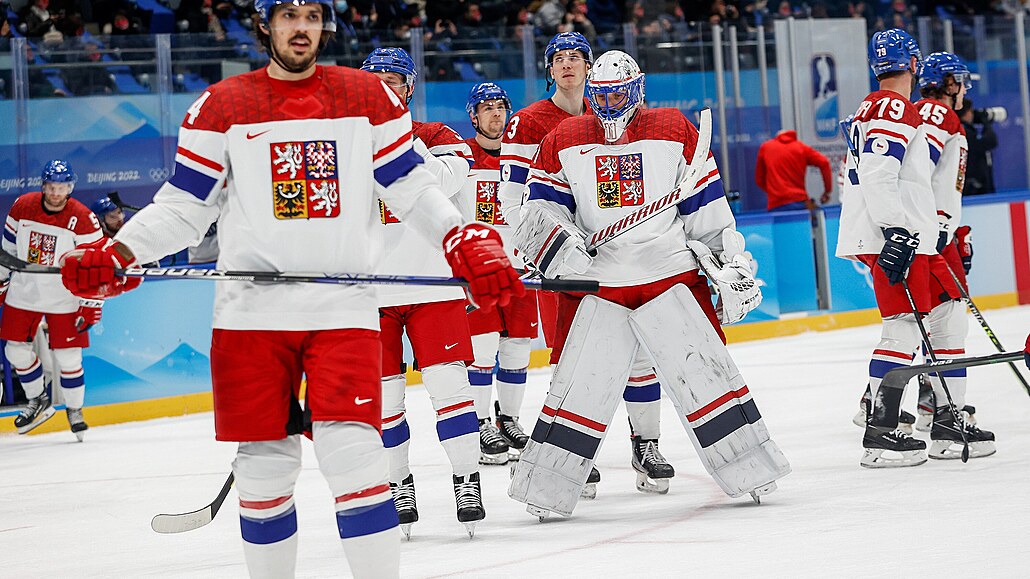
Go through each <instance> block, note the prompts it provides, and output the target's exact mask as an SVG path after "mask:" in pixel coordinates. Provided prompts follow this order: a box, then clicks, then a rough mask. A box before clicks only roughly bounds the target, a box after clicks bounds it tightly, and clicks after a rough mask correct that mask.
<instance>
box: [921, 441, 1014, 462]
mask: <svg viewBox="0 0 1030 579" xmlns="http://www.w3.org/2000/svg"><path fill="white" fill-rule="evenodd" d="M996 452H998V449H997V447H995V446H994V442H992V441H990V440H985V441H982V442H970V443H969V458H983V457H985V456H991V455H992V454H994V453H996ZM927 454H928V455H929V457H930V458H933V459H936V460H955V459H960V458H962V441H960V440H959V441H951V440H934V441H931V442H930V450H929V452H928V453H927Z"/></svg>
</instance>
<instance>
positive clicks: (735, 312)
mask: <svg viewBox="0 0 1030 579" xmlns="http://www.w3.org/2000/svg"><path fill="white" fill-rule="evenodd" d="M687 246H688V247H690V250H691V251H693V252H694V255H695V256H696V257H697V261H698V264H699V265H700V266H701V269H702V270H703V271H704V272H705V275H706V276H708V279H710V280H711V281H712V283H713V284H714V285H715V291H716V293H718V294H719V302H718V304H717V305H716V310H717V311H718V313H719V321H720V322H722V323H723V324H733V323H736V322H739V321H740V320H743V319H744V316H746V315H747V313H748V312H750V311H751V310H753V309H755V308H757V307H758V306H759V304H761V303H762V290H760V289H759V288H758V284H757V283H755V276H754V273H753V272H752V271H751V253H750V252H747V251H744V236H743V235H741V233H740V232H739V231H736V230H733V229H724V230H723V231H722V247H723V251H722V252H721V253H720V254H719V257H718V258H717V257H716V256H715V255H714V254H713V253H712V250H711V249H709V247H708V246H707V245H705V244H704V243H701V242H700V241H697V240H693V239H691V240H689V241H687Z"/></svg>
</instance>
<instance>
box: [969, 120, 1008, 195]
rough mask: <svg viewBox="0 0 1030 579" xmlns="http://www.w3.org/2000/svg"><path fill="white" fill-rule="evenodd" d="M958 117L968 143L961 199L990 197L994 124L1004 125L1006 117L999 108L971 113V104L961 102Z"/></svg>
mask: <svg viewBox="0 0 1030 579" xmlns="http://www.w3.org/2000/svg"><path fill="white" fill-rule="evenodd" d="M958 116H959V119H960V120H961V121H962V127H963V128H965V130H966V140H967V141H968V142H969V153H968V158H967V160H966V183H965V186H963V188H962V195H963V196H966V195H983V194H985V193H994V163H993V161H992V159H991V150H992V149H994V148H995V147H997V146H998V135H997V134H995V132H994V123H995V121H998V122H1001V121H1004V120H1005V119H1006V118H1008V113H1007V112H1006V111H1005V109H1004V108H1003V107H989V108H984V109H974V108H973V101H971V100H969V99H962V108H961V109H960V110H959V111H958Z"/></svg>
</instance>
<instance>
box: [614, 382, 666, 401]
mask: <svg viewBox="0 0 1030 579" xmlns="http://www.w3.org/2000/svg"><path fill="white" fill-rule="evenodd" d="M661 397H662V387H661V386H659V385H658V382H652V383H651V384H646V385H644V386H628V385H627V386H626V390H625V391H624V392H623V393H622V399H623V400H625V401H626V402H655V401H657V400H659V399H660V398H661Z"/></svg>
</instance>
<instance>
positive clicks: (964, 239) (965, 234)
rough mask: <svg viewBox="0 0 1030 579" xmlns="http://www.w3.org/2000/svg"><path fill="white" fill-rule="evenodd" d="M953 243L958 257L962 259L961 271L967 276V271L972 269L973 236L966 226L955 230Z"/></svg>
mask: <svg viewBox="0 0 1030 579" xmlns="http://www.w3.org/2000/svg"><path fill="white" fill-rule="evenodd" d="M955 243H956V244H957V245H958V255H959V257H960V258H962V269H964V270H965V271H966V275H969V270H971V269H973V236H972V234H971V233H970V228H969V226H968V225H963V226H962V227H959V228H958V229H956V230H955Z"/></svg>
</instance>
